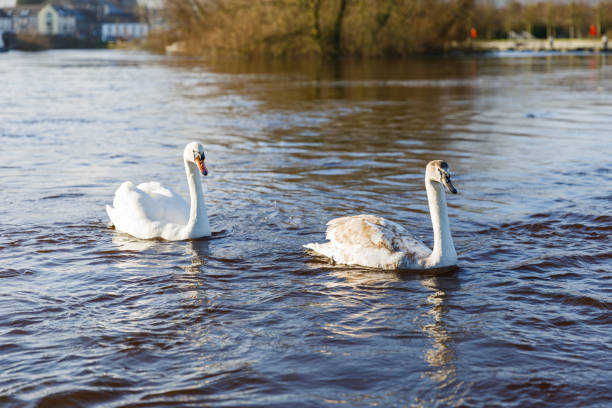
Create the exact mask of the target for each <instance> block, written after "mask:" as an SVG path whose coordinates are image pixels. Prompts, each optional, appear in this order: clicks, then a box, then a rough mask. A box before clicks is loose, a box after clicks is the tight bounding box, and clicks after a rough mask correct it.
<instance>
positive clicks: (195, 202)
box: [185, 161, 210, 238]
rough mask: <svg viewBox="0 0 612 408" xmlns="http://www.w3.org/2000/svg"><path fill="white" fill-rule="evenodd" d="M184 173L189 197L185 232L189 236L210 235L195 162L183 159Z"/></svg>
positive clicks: (202, 192)
mask: <svg viewBox="0 0 612 408" xmlns="http://www.w3.org/2000/svg"><path fill="white" fill-rule="evenodd" d="M185 173H186V174H187V183H188V184H189V197H190V199H191V205H190V209H189V221H188V222H187V234H188V236H189V238H191V237H194V236H206V235H210V225H209V223H208V214H207V213H206V205H205V203H204V191H203V189H202V181H201V180H200V172H199V170H198V168H197V167H196V165H195V163H192V162H188V161H185Z"/></svg>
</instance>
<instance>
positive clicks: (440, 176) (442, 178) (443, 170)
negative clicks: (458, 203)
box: [425, 160, 457, 194]
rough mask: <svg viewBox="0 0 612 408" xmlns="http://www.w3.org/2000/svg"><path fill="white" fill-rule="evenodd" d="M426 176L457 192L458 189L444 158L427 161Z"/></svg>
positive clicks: (450, 190) (454, 192) (448, 189)
mask: <svg viewBox="0 0 612 408" xmlns="http://www.w3.org/2000/svg"><path fill="white" fill-rule="evenodd" d="M425 178H426V179H427V180H431V181H435V182H437V183H440V184H442V185H443V186H444V187H446V190H447V191H448V192H449V193H453V194H457V189H456V188H455V187H454V186H453V183H452V182H451V176H450V170H449V168H448V164H447V163H446V162H445V161H444V160H432V161H430V162H429V163H427V168H426V169H425Z"/></svg>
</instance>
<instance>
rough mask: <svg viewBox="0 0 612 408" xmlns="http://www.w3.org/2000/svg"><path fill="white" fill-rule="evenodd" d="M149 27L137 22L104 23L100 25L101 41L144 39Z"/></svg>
mask: <svg viewBox="0 0 612 408" xmlns="http://www.w3.org/2000/svg"><path fill="white" fill-rule="evenodd" d="M148 33H149V25H148V24H146V23H141V22H138V21H133V22H120V23H114V22H106V23H102V41H103V42H109V41H117V40H134V39H136V38H142V37H146V36H147V34H148Z"/></svg>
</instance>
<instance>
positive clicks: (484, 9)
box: [156, 0, 612, 57]
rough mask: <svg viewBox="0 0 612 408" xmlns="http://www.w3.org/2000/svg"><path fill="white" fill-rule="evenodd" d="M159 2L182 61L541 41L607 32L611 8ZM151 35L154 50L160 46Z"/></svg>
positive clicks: (367, 0)
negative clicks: (471, 38)
mask: <svg viewBox="0 0 612 408" xmlns="http://www.w3.org/2000/svg"><path fill="white" fill-rule="evenodd" d="M496 4H497V2H495V1H489V0H258V1H253V0H166V5H167V14H168V15H167V17H168V21H169V23H170V25H171V27H172V29H171V31H170V34H169V35H168V39H170V38H172V39H174V40H175V41H178V42H180V44H181V47H180V49H181V50H183V52H185V53H189V54H208V55H215V54H240V55H250V56H254V55H272V56H295V55H317V56H319V55H320V56H346V55H348V56H364V57H369V56H406V55H409V54H414V53H423V52H438V51H442V50H445V49H448V48H449V47H456V46H458V45H461V44H463V43H465V42H466V39H467V38H468V35H469V33H470V29H471V28H472V27H475V28H476V31H477V32H478V38H479V39H480V38H482V39H494V38H507V37H508V35H509V33H510V32H511V31H516V32H519V33H521V32H525V31H526V32H529V33H531V34H532V35H534V36H536V37H540V38H545V37H548V36H555V37H580V36H587V35H588V33H589V28H590V26H591V25H596V26H597V29H598V32H599V33H604V32H605V30H607V29H609V28H612V1H608V2H600V3H598V4H596V5H589V3H587V2H586V1H570V2H569V3H564V2H555V1H541V2H539V3H529V4H523V3H520V2H518V1H511V2H506V3H502V4H503V6H497V5H496ZM160 40H163V38H162V36H160V35H158V39H157V40H156V41H158V45H157V46H156V48H158V47H159V46H160V45H161V44H162V42H163V41H160Z"/></svg>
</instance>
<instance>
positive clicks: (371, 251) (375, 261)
mask: <svg viewBox="0 0 612 408" xmlns="http://www.w3.org/2000/svg"><path fill="white" fill-rule="evenodd" d="M443 186H444V187H446V188H447V189H448V191H449V192H451V193H453V194H456V193H457V190H456V189H455V187H453V184H452V183H451V179H450V174H449V170H448V164H446V162H444V161H442V160H434V161H431V162H429V163H428V164H427V167H426V169H425V189H426V190H427V198H428V200H429V213H430V215H431V223H432V224H433V230H434V247H433V250H430V249H429V248H427V247H426V246H425V245H423V244H422V243H421V242H420V241H418V240H416V239H415V238H413V237H412V236H410V234H409V233H408V231H406V229H405V228H404V227H402V226H401V225H398V224H396V223H394V222H391V221H388V220H386V219H384V218H381V217H377V216H375V215H355V216H351V217H341V218H336V219H333V220H331V221H329V222H328V223H327V226H328V227H327V233H326V238H327V239H328V240H329V242H325V243H323V244H316V243H314V244H307V245H304V247H306V248H308V249H311V250H313V251H315V252H317V253H319V254H321V255H324V256H327V257H328V258H331V259H332V260H333V261H334V262H337V263H339V264H345V265H361V266H368V267H371V268H380V269H433V268H442V267H448V266H454V265H456V263H457V253H456V252H455V246H454V244H453V238H452V237H451V231H450V227H449V225H448V214H447V209H446V195H445V193H444V187H443Z"/></svg>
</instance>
